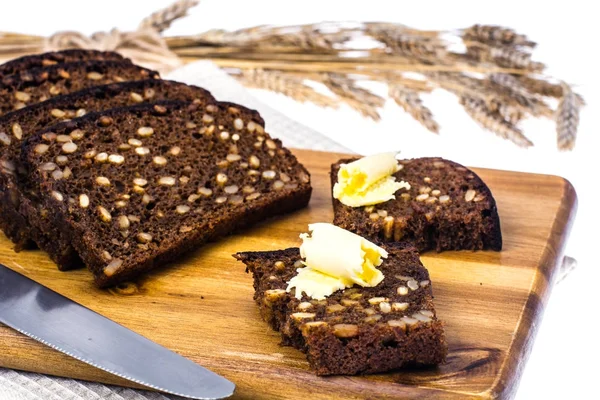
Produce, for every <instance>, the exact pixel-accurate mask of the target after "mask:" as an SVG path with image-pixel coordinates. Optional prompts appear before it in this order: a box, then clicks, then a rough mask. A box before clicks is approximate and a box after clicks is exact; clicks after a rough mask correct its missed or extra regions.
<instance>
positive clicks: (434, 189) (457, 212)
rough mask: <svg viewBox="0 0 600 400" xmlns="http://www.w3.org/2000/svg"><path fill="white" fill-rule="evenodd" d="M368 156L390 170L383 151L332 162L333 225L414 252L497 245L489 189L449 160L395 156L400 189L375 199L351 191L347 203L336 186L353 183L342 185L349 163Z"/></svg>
mask: <svg viewBox="0 0 600 400" xmlns="http://www.w3.org/2000/svg"><path fill="white" fill-rule="evenodd" d="M373 159H374V160H380V161H379V162H381V166H380V167H379V169H377V170H379V171H384V170H387V171H390V170H392V167H393V165H392V164H390V163H389V155H388V154H387V153H386V154H383V155H376V156H370V157H365V158H362V159H356V158H352V159H343V160H340V161H338V162H337V163H335V164H333V165H332V167H331V185H332V188H333V196H334V199H333V211H334V221H333V223H334V224H335V225H337V226H340V227H342V228H344V229H347V230H349V231H351V232H354V233H356V234H358V235H360V236H363V237H366V238H368V239H370V240H373V241H375V242H402V241H408V242H411V243H413V244H414V245H415V246H416V247H417V249H418V250H419V251H426V250H436V251H445V250H484V249H490V250H496V251H500V250H501V249H502V233H501V230H500V218H499V216H498V209H497V207H496V201H495V200H494V197H493V195H492V192H491V191H490V189H489V188H488V187H487V185H486V184H485V183H484V182H483V180H482V179H481V178H480V177H479V176H477V174H476V173H475V172H473V171H471V170H470V169H468V168H466V167H464V166H462V165H460V164H457V163H455V162H452V161H449V160H445V159H442V158H416V159H408V160H399V161H397V166H396V170H395V172H393V174H392V176H391V177H392V178H393V179H394V181H393V182H401V183H403V187H402V188H401V189H400V190H398V191H397V192H396V193H395V195H394V196H393V197H394V198H391V199H388V200H385V199H383V197H382V199H383V201H380V202H377V203H376V202H373V201H372V199H371V198H370V197H369V201H366V202H365V201H361V200H360V199H358V198H357V195H356V194H355V195H353V196H352V204H350V203H348V201H346V200H347V198H348V196H342V195H340V189H339V188H340V186H352V187H354V186H358V185H357V184H355V185H346V183H345V182H348V181H349V179H348V178H347V177H346V176H347V175H348V172H347V171H348V169H349V166H352V165H360V164H361V163H364V162H365V160H373ZM385 160H387V161H385ZM369 162H371V161H369ZM384 164H385V168H383V165H384ZM373 170H376V169H375V168H371V169H370V171H373ZM352 171H354V169H353V170H351V171H350V173H351V174H355V172H352ZM360 179H362V178H359V180H360ZM380 179H381V178H380ZM370 196H371V195H370ZM355 204H368V205H363V206H359V207H356V206H354V205H355Z"/></svg>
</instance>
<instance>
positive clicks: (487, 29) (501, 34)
mask: <svg viewBox="0 0 600 400" xmlns="http://www.w3.org/2000/svg"><path fill="white" fill-rule="evenodd" d="M462 37H463V39H464V40H468V41H475V42H480V43H484V44H487V45H490V46H525V47H535V45H536V43H535V42H532V41H530V40H529V39H528V38H527V36H525V35H522V34H518V33H516V32H515V31H514V30H512V29H509V28H504V27H501V26H497V25H473V26H471V27H469V28H467V29H464V30H463V32H462Z"/></svg>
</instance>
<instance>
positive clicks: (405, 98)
mask: <svg viewBox="0 0 600 400" xmlns="http://www.w3.org/2000/svg"><path fill="white" fill-rule="evenodd" d="M388 95H389V97H390V98H391V99H393V100H394V101H395V102H396V104H398V105H399V106H400V107H402V108H403V109H404V111H406V112H407V113H409V114H410V115H411V116H412V117H413V118H414V119H416V120H417V121H419V122H420V123H421V125H423V126H424V127H425V128H427V129H428V130H429V131H431V132H433V133H439V131H440V126H439V125H438V124H437V122H435V120H434V119H433V114H432V113H431V110H430V109H429V108H427V107H426V106H425V105H424V104H423V102H422V100H421V98H420V97H419V94H418V92H416V91H414V90H411V89H409V88H406V87H404V86H401V85H393V84H392V85H389V88H388Z"/></svg>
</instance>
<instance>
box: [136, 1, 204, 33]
mask: <svg viewBox="0 0 600 400" xmlns="http://www.w3.org/2000/svg"><path fill="white" fill-rule="evenodd" d="M198 3H199V0H178V1H176V2H175V3H173V4H171V5H170V6H168V7H166V8H163V9H162V10H158V11H156V12H154V13H152V14H150V15H149V16H147V17H146V18H144V19H143V20H142V22H140V25H139V27H138V28H139V29H141V28H151V29H155V30H157V31H158V32H162V31H164V30H165V29H167V28H169V27H170V26H171V24H172V23H173V21H175V20H177V19H179V18H182V17H185V16H186V15H187V12H188V10H189V9H190V8H192V7H194V6H196V5H197V4H198Z"/></svg>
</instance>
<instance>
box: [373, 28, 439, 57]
mask: <svg viewBox="0 0 600 400" xmlns="http://www.w3.org/2000/svg"><path fill="white" fill-rule="evenodd" d="M364 33H365V34H366V35H368V36H371V37H372V38H373V39H375V40H377V41H379V42H381V43H383V44H384V45H385V46H386V47H387V48H388V49H389V50H390V51H391V52H392V53H394V54H400V55H404V56H409V57H413V58H415V59H417V60H421V61H427V62H436V61H437V62H440V61H441V60H443V59H444V58H445V57H446V54H447V51H446V46H444V44H443V43H442V41H441V40H440V39H439V38H438V37H429V36H421V35H418V34H416V33H415V31H414V30H412V31H407V29H406V27H404V26H403V25H397V26H394V25H393V24H376V23H371V24H365V32H364Z"/></svg>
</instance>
